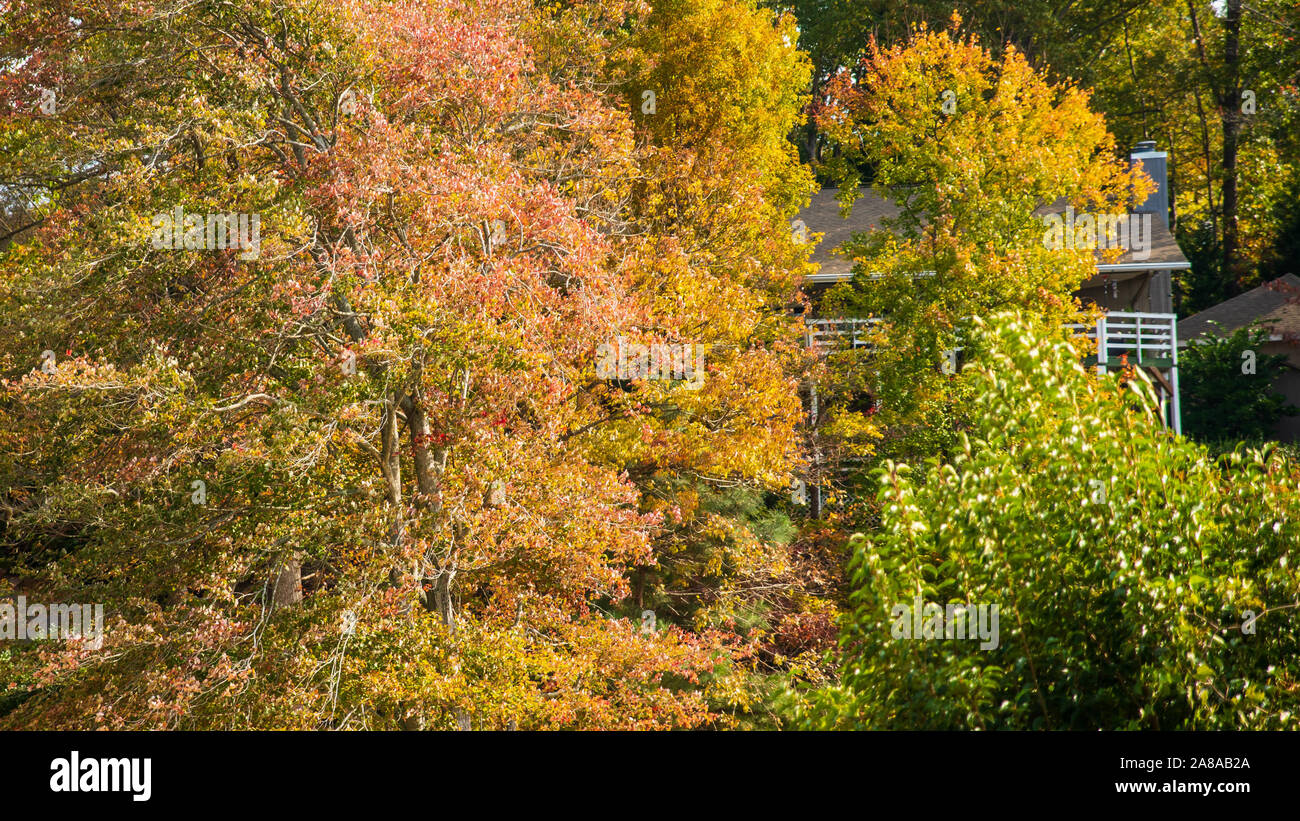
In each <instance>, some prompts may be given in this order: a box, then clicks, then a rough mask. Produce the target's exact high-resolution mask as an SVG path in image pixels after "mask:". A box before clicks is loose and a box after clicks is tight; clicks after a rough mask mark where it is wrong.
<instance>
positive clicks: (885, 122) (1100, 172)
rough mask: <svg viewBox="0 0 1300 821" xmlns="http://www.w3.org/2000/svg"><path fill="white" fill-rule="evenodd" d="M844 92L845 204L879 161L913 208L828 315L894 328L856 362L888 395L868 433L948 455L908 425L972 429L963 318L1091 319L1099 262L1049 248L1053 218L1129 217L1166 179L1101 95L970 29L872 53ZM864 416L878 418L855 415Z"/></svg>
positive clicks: (832, 110)
mask: <svg viewBox="0 0 1300 821" xmlns="http://www.w3.org/2000/svg"><path fill="white" fill-rule="evenodd" d="M959 23H960V21H959V20H954V23H953V25H954V27H956V26H957V25H959ZM829 93H830V100H831V103H830V105H828V107H827V108H826V109H825V110H824V111H823V112H822V114H821V122H822V128H823V129H824V130H825V132H826V133H827V135H828V136H829V137H830V138H831V139H832V140H834V141H835V143H836V144H837V145H838V146H839V147H840V148H841V152H842V158H843V159H844V160H845V162H843V163H841V165H840V166H839V169H838V172H839V176H840V177H841V188H840V199H841V202H842V204H843V207H844V208H846V209H849V208H851V207H852V203H853V200H854V199H855V197H856V192H857V183H858V180H859V176H858V171H857V169H858V167H859V166H861V165H867V166H869V167H870V168H871V169H872V172H873V177H874V180H873V183H872V187H873V190H874V191H875V192H876V193H877V194H878V195H879V196H882V197H886V198H888V199H890V200H892V201H893V202H894V203H895V204H896V205H897V206H898V210H899V213H898V216H897V217H895V218H891V219H887V220H886V221H885V224H884V226H883V227H882V228H881V229H880V230H877V231H875V232H873V233H871V234H867V235H860V236H857V237H855V238H854V240H853V241H852V242H851V243H849V244H848V246H847V253H848V255H849V256H850V257H851V258H852V260H853V262H854V279H853V280H852V282H851V283H846V284H844V285H840V286H837V287H835V288H833V289H832V290H831V291H830V292H829V293H828V294H827V296H826V297H825V299H824V300H823V305H822V311H823V313H824V314H826V315H828V316H835V315H843V316H858V317H868V316H874V317H878V318H880V319H882V320H883V322H882V324H881V325H880V326H879V328H878V329H877V330H876V331H875V334H874V336H875V337H876V338H875V344H874V348H873V350H872V351H871V353H870V354H869V356H867V357H862V356H859V357H856V358H855V359H854V360H853V362H852V365H851V367H852V368H853V369H856V370H857V371H858V372H859V373H861V372H863V370H864V369H865V371H866V372H867V374H868V375H867V376H865V377H864V379H865V380H866V381H867V382H868V384H869V388H870V392H871V393H872V394H873V395H874V398H875V399H877V400H878V401H879V411H878V413H877V414H876V415H875V417H874V418H873V419H870V420H866V419H863V420H862V421H861V422H860V423H858V424H859V425H869V426H873V427H875V428H876V429H877V430H878V431H883V430H884V429H891V430H892V431H893V432H894V433H893V434H891V436H890V438H889V439H888V440H887V442H892V443H893V444H892V445H891V447H893V448H894V450H893V451H892V452H895V453H897V452H900V451H899V450H898V448H899V447H900V446H901V447H902V448H904V449H906V448H908V447H912V446H913V445H915V446H918V447H921V448H922V449H929V450H931V452H933V450H932V449H933V448H936V447H938V448H942V447H944V446H945V445H944V444H943V441H942V440H936V441H930V442H929V443H928V444H926V443H923V442H920V441H919V440H917V439H915V438H912V439H909V438H908V434H907V431H909V430H911V431H913V432H914V433H915V434H916V435H918V436H922V437H924V438H925V439H926V440H932V439H933V433H934V431H936V430H939V431H944V430H946V431H948V435H949V436H950V435H951V432H952V431H953V430H955V429H956V428H957V427H959V426H960V419H959V418H957V416H959V409H960V408H961V407H962V406H964V405H965V404H966V403H967V401H968V400H969V396H970V394H969V391H968V388H967V387H966V386H965V384H964V382H963V380H962V379H961V378H960V377H959V376H957V373H958V370H959V368H958V365H959V360H960V358H961V356H966V357H970V356H973V355H974V354H975V351H974V349H971V348H970V347H969V345H968V344H967V343H966V342H965V340H964V339H963V338H962V337H961V328H962V326H963V323H965V322H966V321H967V320H969V318H971V317H976V316H981V315H987V314H989V313H991V312H993V311H996V310H1000V309H1005V308H1019V309H1022V310H1025V311H1026V312H1028V313H1029V314H1030V315H1033V316H1037V317H1039V318H1040V320H1041V321H1044V322H1046V323H1049V324H1051V323H1059V322H1061V321H1064V320H1065V319H1067V318H1068V317H1069V316H1070V315H1071V314H1072V313H1073V312H1074V311H1075V310H1076V306H1075V305H1074V303H1073V300H1072V299H1071V297H1070V294H1071V292H1073V291H1074V290H1075V289H1076V288H1077V287H1078V286H1079V285H1080V284H1081V283H1082V282H1083V281H1084V280H1085V279H1086V278H1087V277H1088V276H1089V275H1090V274H1091V272H1092V270H1093V266H1094V265H1095V261H1096V260H1095V258H1094V256H1093V253H1092V251H1090V250H1087V249H1083V248H1074V247H1064V248H1056V247H1053V246H1052V243H1049V242H1046V241H1045V239H1044V238H1045V231H1044V222H1043V220H1042V218H1041V216H1040V213H1041V209H1043V208H1044V207H1048V206H1052V205H1053V204H1055V203H1058V202H1066V203H1069V204H1071V205H1073V206H1075V207H1077V208H1078V209H1080V210H1088V211H1094V212H1098V211H1115V210H1119V211H1121V212H1122V211H1125V210H1127V206H1128V203H1129V202H1130V200H1131V198H1134V197H1137V198H1141V197H1144V196H1145V195H1146V193H1148V192H1149V191H1150V190H1151V188H1150V186H1151V183H1150V180H1149V179H1148V178H1146V177H1145V175H1143V174H1141V172H1140V170H1136V169H1134V170H1130V169H1128V168H1127V166H1126V165H1125V164H1124V163H1123V162H1122V161H1121V160H1120V158H1119V157H1118V156H1117V152H1116V147H1115V144H1114V140H1113V138H1112V137H1111V135H1110V133H1109V132H1108V131H1107V129H1106V125H1105V121H1104V119H1103V118H1102V117H1101V116H1100V115H1098V114H1096V113H1095V112H1093V111H1092V110H1091V109H1090V107H1089V95H1088V93H1087V92H1086V91H1083V90H1082V89H1079V88H1077V87H1075V86H1073V85H1070V84H1054V83H1052V82H1049V81H1048V80H1047V79H1046V78H1044V77H1043V76H1042V75H1041V74H1040V73H1039V72H1038V71H1036V70H1035V69H1034V68H1033V67H1032V66H1031V65H1030V64H1029V63H1028V61H1027V60H1026V59H1025V58H1024V57H1023V56H1022V55H1021V54H1020V53H1019V52H1018V51H1016V50H1015V49H1014V48H1011V47H1008V48H1007V49H1006V51H1005V52H1004V53H1003V54H1002V55H1000V56H995V55H993V54H991V53H990V52H989V51H988V50H986V49H985V48H984V47H982V46H981V45H980V44H979V42H978V41H977V40H976V39H975V38H974V37H973V36H967V37H965V38H962V37H961V36H960V35H958V34H957V33H956V31H931V30H929V29H928V28H925V27H920V28H918V29H916V30H915V31H914V32H913V34H912V37H911V38H910V39H909V40H908V41H907V42H904V43H899V44H896V45H894V46H891V47H888V48H886V47H884V46H880V45H877V44H874V43H873V44H871V45H870V46H869V48H868V53H867V56H866V57H865V58H864V60H863V63H862V65H861V66H860V68H859V70H858V72H857V73H856V79H855V77H854V75H851V74H849V73H843V74H841V75H840V76H839V77H838V78H837V80H836V82H835V83H834V84H833V85H832V86H831V88H830V92H829ZM849 161H852V162H849ZM1111 253H1114V252H1111ZM957 349H966V350H965V351H964V353H962V354H961V355H958V356H955V355H954V354H953V353H952V352H954V351H957ZM826 381H827V383H828V384H832V385H833V384H835V383H836V382H838V381H840V380H838V379H837V378H835V377H834V376H832V377H830V378H828V379H827V380H826ZM855 413H856V414H857V415H858V416H859V417H861V416H862V414H863V413H864V411H863V410H857V411H853V410H850V409H842V410H841V411H840V415H841V416H850V415H852V414H855ZM898 434H902V438H899V436H898ZM880 435H882V436H883V432H882V433H881V434H880ZM909 441H910V442H911V443H912V444H910V445H909V444H906V443H907V442H909ZM949 441H951V440H950V439H949Z"/></svg>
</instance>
